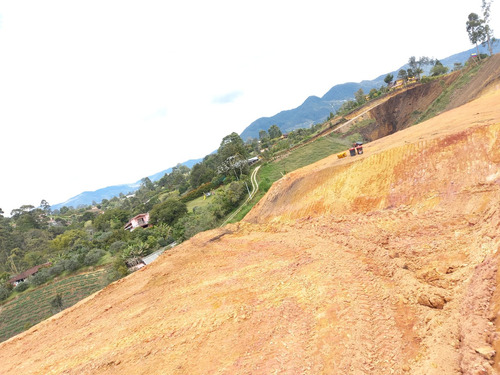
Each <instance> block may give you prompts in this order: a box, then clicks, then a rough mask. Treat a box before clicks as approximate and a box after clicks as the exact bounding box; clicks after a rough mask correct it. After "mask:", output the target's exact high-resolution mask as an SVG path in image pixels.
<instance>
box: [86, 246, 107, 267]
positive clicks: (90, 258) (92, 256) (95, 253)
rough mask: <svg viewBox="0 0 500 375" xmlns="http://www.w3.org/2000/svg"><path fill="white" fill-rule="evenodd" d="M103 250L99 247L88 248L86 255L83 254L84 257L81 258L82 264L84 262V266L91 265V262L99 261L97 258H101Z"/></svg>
mask: <svg viewBox="0 0 500 375" xmlns="http://www.w3.org/2000/svg"><path fill="white" fill-rule="evenodd" d="M104 253H105V252H104V250H101V249H97V248H96V249H92V250H90V251H89V252H88V253H87V255H85V259H84V260H83V264H85V265H86V266H91V265H93V264H96V263H97V262H99V259H101V258H102V256H103V255H104Z"/></svg>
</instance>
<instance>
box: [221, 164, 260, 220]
mask: <svg viewBox="0 0 500 375" xmlns="http://www.w3.org/2000/svg"><path fill="white" fill-rule="evenodd" d="M260 167H261V166H260V165H259V166H257V167H256V168H255V169H254V170H253V171H252V174H251V175H250V182H251V183H252V191H251V192H250V194H249V196H248V198H247V199H245V201H244V202H243V203H242V204H241V206H240V207H238V209H237V210H236V211H234V212H233V213H232V214H231V215H229V217H228V218H227V219H226V220H225V221H224V222H223V223H222V224H221V226H220V227H223V226H224V225H226V224H227V223H229V222H230V221H231V220H233V218H234V217H235V216H236V215H238V213H239V212H240V211H241V210H242V209H243V207H244V206H245V204H247V203H248V202H249V201H250V200H251V199H252V198H253V197H254V196H255V194H256V193H257V191H259V184H258V183H257V173H258V172H259V169H260Z"/></svg>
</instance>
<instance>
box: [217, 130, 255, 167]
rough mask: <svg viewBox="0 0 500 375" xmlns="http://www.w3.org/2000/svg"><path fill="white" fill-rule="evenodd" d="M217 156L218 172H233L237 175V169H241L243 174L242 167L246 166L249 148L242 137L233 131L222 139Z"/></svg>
mask: <svg viewBox="0 0 500 375" xmlns="http://www.w3.org/2000/svg"><path fill="white" fill-rule="evenodd" d="M217 156H218V159H219V165H218V166H217V172H218V173H221V174H223V173H227V172H231V173H234V174H235V175H237V172H236V171H237V170H239V172H240V175H241V173H242V169H243V168H245V166H246V163H245V161H246V159H247V158H248V150H247V148H246V147H245V143H243V140H242V139H241V137H240V136H239V135H238V134H236V133H235V132H233V133H231V134H229V135H226V136H225V137H224V138H223V139H222V142H221V144H220V146H219V150H218V151H217Z"/></svg>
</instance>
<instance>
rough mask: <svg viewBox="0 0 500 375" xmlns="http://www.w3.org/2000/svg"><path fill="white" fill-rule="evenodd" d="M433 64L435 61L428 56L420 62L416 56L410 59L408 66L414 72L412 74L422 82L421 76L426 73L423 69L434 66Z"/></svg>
mask: <svg viewBox="0 0 500 375" xmlns="http://www.w3.org/2000/svg"><path fill="white" fill-rule="evenodd" d="M433 62H434V61H433V60H432V59H430V58H428V57H426V56H421V57H420V58H419V59H418V60H417V59H416V58H415V56H411V57H410V58H409V59H408V65H409V67H410V69H411V71H412V74H414V75H415V76H416V77H417V79H419V80H420V74H422V73H423V72H424V70H423V67H424V66H425V65H429V64H432V63H433ZM407 74H408V72H407Z"/></svg>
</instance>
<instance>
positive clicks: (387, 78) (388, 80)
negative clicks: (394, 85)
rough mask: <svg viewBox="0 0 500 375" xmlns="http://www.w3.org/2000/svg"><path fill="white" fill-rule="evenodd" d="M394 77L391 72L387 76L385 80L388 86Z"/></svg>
mask: <svg viewBox="0 0 500 375" xmlns="http://www.w3.org/2000/svg"><path fill="white" fill-rule="evenodd" d="M393 79H394V76H393V75H392V74H391V73H389V74H387V75H386V76H385V78H384V82H385V83H386V84H387V86H389V85H390V83H391V82H392V80H393Z"/></svg>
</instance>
